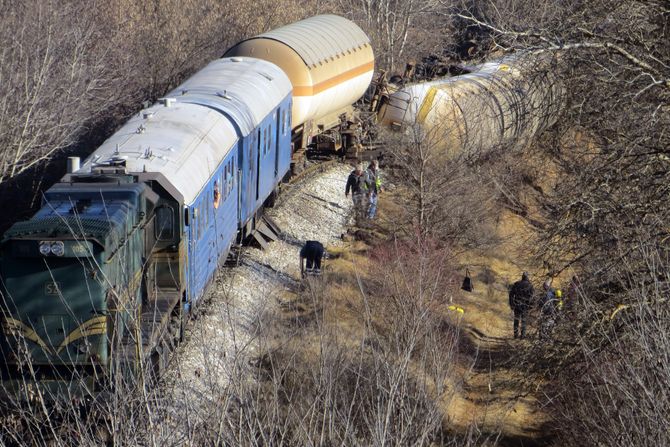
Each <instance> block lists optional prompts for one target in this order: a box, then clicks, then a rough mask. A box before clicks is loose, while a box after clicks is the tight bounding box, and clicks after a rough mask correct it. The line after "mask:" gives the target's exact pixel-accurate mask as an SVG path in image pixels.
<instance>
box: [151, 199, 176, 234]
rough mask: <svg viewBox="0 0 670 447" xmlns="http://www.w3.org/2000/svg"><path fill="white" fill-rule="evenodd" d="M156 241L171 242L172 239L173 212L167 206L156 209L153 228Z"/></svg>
mask: <svg viewBox="0 0 670 447" xmlns="http://www.w3.org/2000/svg"><path fill="white" fill-rule="evenodd" d="M154 231H155V236H156V240H159V241H171V240H172V239H174V210H173V209H172V208H170V207H169V206H159V207H158V208H156V225H155V226H154Z"/></svg>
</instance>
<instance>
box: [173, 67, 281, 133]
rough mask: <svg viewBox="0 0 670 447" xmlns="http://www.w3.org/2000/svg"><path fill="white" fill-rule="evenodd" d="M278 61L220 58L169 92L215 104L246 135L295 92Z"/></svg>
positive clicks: (180, 99) (182, 99)
mask: <svg viewBox="0 0 670 447" xmlns="http://www.w3.org/2000/svg"><path fill="white" fill-rule="evenodd" d="M291 89H292V86H291V81H290V80H289V79H288V77H287V76H286V74H285V73H284V72H283V71H282V70H281V69H280V68H279V67H277V66H276V65H274V64H272V63H270V62H267V61H264V60H260V59H255V58H249V57H233V58H223V59H217V60H214V61H212V62H210V63H209V64H208V65H207V66H205V68H203V69H202V70H200V71H199V72H197V73H196V74H195V75H193V76H192V77H190V78H189V79H187V80H186V81H184V83H183V84H181V85H180V86H179V87H177V88H175V89H174V90H172V91H171V92H170V93H168V95H167V97H168V98H175V99H176V100H177V101H178V102H187V103H191V104H200V105H203V106H206V107H211V108H213V109H215V110H218V111H219V112H221V113H224V114H225V115H227V116H229V117H230V118H231V119H232V120H233V121H235V123H236V124H237V125H238V126H239V131H240V136H246V135H249V133H251V131H252V130H253V129H254V128H256V127H257V126H258V125H259V124H260V123H261V121H262V120H263V119H264V118H265V117H266V116H268V114H269V113H270V112H271V111H272V110H273V109H274V108H275V107H277V105H279V103H280V102H281V101H282V100H283V99H284V98H286V97H287V96H288V95H289V94H290V93H291Z"/></svg>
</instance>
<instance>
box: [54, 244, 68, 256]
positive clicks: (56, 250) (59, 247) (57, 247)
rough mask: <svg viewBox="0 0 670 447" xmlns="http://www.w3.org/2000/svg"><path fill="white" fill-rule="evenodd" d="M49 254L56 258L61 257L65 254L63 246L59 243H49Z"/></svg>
mask: <svg viewBox="0 0 670 447" xmlns="http://www.w3.org/2000/svg"><path fill="white" fill-rule="evenodd" d="M51 253H53V254H55V255H56V256H63V255H64V254H65V244H64V243H63V242H61V241H57V242H52V243H51Z"/></svg>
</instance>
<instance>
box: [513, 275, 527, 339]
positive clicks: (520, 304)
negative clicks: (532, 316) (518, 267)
mask: <svg viewBox="0 0 670 447" xmlns="http://www.w3.org/2000/svg"><path fill="white" fill-rule="evenodd" d="M532 302H533V285H532V284H531V283H530V281H529V280H528V273H526V272H523V274H522V275H521V280H520V281H517V282H515V283H514V284H512V287H511V288H510V290H509V307H510V308H511V309H512V311H513V312H514V338H517V337H518V336H519V323H521V338H524V337H525V336H526V319H527V317H528V311H529V310H530V307H531V304H532Z"/></svg>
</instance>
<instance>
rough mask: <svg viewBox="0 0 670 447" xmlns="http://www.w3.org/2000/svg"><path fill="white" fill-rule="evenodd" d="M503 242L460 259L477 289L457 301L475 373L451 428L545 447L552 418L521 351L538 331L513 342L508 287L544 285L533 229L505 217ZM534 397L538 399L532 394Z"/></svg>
mask: <svg viewBox="0 0 670 447" xmlns="http://www.w3.org/2000/svg"><path fill="white" fill-rule="evenodd" d="M498 232H499V236H500V238H501V243H500V245H499V246H498V247H496V249H495V250H489V251H484V252H480V253H468V254H467V255H464V256H463V257H462V258H461V262H462V264H463V265H464V266H468V267H469V268H470V270H471V273H472V275H473V280H474V287H475V290H474V291H473V292H472V293H467V292H463V291H461V293H460V295H459V297H458V298H455V302H456V301H457V304H458V305H459V306H461V307H462V308H463V309H464V311H465V312H464V316H463V321H462V324H463V338H462V344H463V349H462V350H463V351H464V352H468V353H471V357H472V363H471V365H470V366H471V370H470V371H467V372H466V374H465V377H464V383H463V386H462V389H463V392H462V394H460V395H458V396H457V397H456V398H455V399H452V401H451V402H450V403H449V405H448V408H447V414H448V416H449V418H450V420H451V423H452V424H453V425H454V426H455V427H457V428H460V429H466V427H468V426H469V425H471V424H473V423H475V424H476V426H477V427H478V428H479V430H481V431H482V432H484V433H500V435H499V436H500V437H499V439H498V442H499V445H509V446H544V445H549V444H550V441H551V439H550V436H548V435H547V426H548V424H549V418H548V415H547V414H546V413H545V412H544V411H543V409H542V408H541V403H540V402H539V401H538V399H537V397H536V393H539V392H541V391H538V389H537V388H535V389H533V390H532V392H531V393H529V392H528V387H527V385H526V384H524V382H523V381H524V378H525V377H524V367H523V365H522V364H520V362H521V358H520V357H521V354H520V353H521V351H522V350H524V348H527V347H528V344H529V343H532V342H533V340H534V339H535V328H534V325H533V324H532V322H529V339H530V340H524V341H522V340H515V339H513V337H512V313H511V311H510V309H509V306H508V298H507V286H508V284H511V283H512V282H514V281H516V280H518V279H519V278H520V275H521V273H522V272H523V271H528V272H530V273H531V279H532V280H534V281H533V282H534V283H535V284H537V283H538V282H541V279H540V278H541V276H542V273H543V272H541V271H537V270H535V269H533V268H532V267H533V266H532V265H529V261H527V256H528V250H527V249H526V247H528V244H530V243H532V241H531V240H530V238H531V237H532V229H531V228H530V227H529V226H528V225H527V224H526V223H525V222H524V221H523V220H522V219H521V218H519V217H518V216H516V215H513V214H511V213H507V214H506V215H504V216H503V218H502V219H501V224H500V225H499V228H498ZM534 394H535V395H534Z"/></svg>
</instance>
